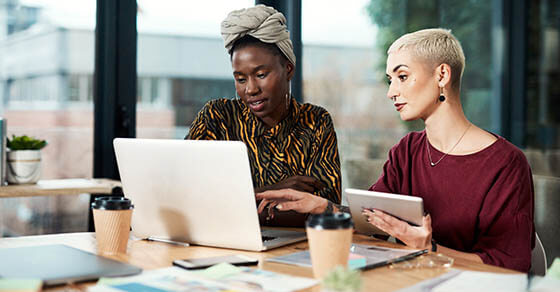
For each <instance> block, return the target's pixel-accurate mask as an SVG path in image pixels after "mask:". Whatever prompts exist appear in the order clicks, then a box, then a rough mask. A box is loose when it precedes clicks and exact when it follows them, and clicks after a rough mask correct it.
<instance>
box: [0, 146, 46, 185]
mask: <svg viewBox="0 0 560 292" xmlns="http://www.w3.org/2000/svg"><path fill="white" fill-rule="evenodd" d="M45 146H47V141H45V140H39V139H35V138H33V137H28V136H25V135H24V136H16V135H12V139H10V138H8V143H7V148H8V152H7V154H6V158H7V161H6V165H7V171H6V179H7V180H8V183H11V184H33V183H36V182H37V181H38V180H39V178H40V177H41V149H42V148H43V147H45Z"/></svg>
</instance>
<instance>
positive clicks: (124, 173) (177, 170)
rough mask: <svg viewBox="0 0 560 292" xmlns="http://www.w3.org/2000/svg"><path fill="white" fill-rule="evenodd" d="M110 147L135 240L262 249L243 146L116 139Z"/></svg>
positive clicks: (186, 141)
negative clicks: (131, 209) (129, 209)
mask: <svg viewBox="0 0 560 292" xmlns="http://www.w3.org/2000/svg"><path fill="white" fill-rule="evenodd" d="M114 147H115V154H116V157H117V163H118V167H119V172H120V176H121V181H122V184H123V191H124V194H125V196H126V197H128V198H130V199H131V200H132V202H133V204H134V212H133V213H132V231H133V233H134V234H135V235H136V236H138V237H141V238H147V237H161V238H167V239H171V240H175V241H185V242H189V243H194V244H199V245H207V246H216V247H226V248H235V249H245V250H255V251H259V250H262V249H263V243H262V239H261V234H260V226H259V219H258V214H257V206H256V203H255V195H254V190H253V183H252V179H251V170H250V166H249V158H248V155H247V148H246V146H245V144H244V143H243V142H239V141H195V140H161V139H126V138H117V139H115V140H114Z"/></svg>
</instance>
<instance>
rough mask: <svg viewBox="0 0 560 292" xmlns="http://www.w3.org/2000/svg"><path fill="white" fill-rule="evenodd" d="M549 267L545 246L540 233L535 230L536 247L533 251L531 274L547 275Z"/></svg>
mask: <svg viewBox="0 0 560 292" xmlns="http://www.w3.org/2000/svg"><path fill="white" fill-rule="evenodd" d="M547 267H548V265H547V263H546V252H545V251H544V246H543V244H542V242H541V239H540V238H539V235H538V234H537V233H536V232H535V247H534V248H533V251H532V252H531V269H530V270H529V274H532V275H537V276H545V275H546V269H547Z"/></svg>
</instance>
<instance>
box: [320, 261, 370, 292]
mask: <svg viewBox="0 0 560 292" xmlns="http://www.w3.org/2000/svg"><path fill="white" fill-rule="evenodd" d="M321 284H322V285H321V288H322V289H321V291H322V292H359V291H361V290H362V278H361V276H360V272H359V271H358V270H354V269H350V268H346V267H341V266H338V267H336V268H334V269H333V270H332V271H330V272H328V273H327V275H325V278H324V279H323V281H322V283H321Z"/></svg>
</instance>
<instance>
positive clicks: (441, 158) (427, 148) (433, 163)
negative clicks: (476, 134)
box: [426, 123, 472, 167]
mask: <svg viewBox="0 0 560 292" xmlns="http://www.w3.org/2000/svg"><path fill="white" fill-rule="evenodd" d="M471 125H472V124H471V123H469V126H468V127H467V129H466V130H465V132H463V135H461V138H459V140H458V141H457V143H455V145H453V147H451V149H450V150H449V151H447V153H444V154H443V156H442V157H440V159H438V161H436V162H433V161H432V154H431V153H430V146H429V145H428V144H430V142H429V141H428V136H427V135H426V151H428V158H429V159H430V166H432V167H434V166H436V165H438V163H440V162H441V161H442V160H443V159H444V158H445V156H447V154H449V153H451V151H453V149H455V147H456V146H457V145H459V142H461V140H463V137H465V134H466V133H467V131H468V130H469V128H470V127H471Z"/></svg>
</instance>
